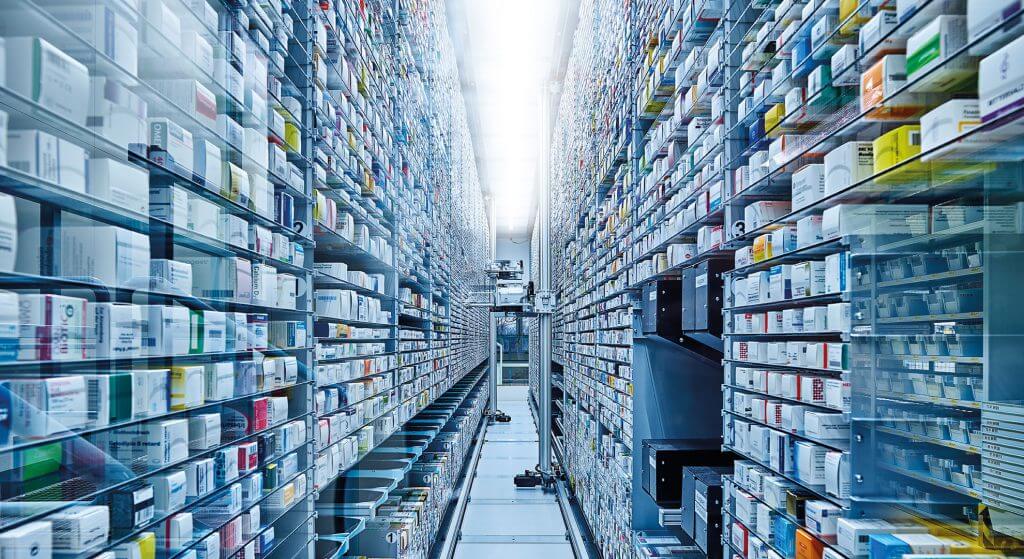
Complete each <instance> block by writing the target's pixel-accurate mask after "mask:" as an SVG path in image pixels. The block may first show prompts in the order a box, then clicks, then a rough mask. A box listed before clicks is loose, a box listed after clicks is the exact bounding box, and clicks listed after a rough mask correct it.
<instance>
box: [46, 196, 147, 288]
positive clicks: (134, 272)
mask: <svg viewBox="0 0 1024 559" xmlns="http://www.w3.org/2000/svg"><path fill="white" fill-rule="evenodd" d="M60 232H61V246H60V266H61V268H60V271H61V275H65V276H72V277H85V278H90V279H93V280H94V281H95V280H98V281H100V282H102V283H104V284H106V285H111V286H121V287H132V286H141V287H144V288H148V287H149V237H147V236H146V235H144V234H142V233H137V232H135V231H129V230H127V229H122V228H120V227H116V226H113V225H104V224H101V223H99V222H96V221H92V220H90V219H88V218H85V217H81V216H78V215H75V214H65V215H64V216H63V217H62V223H61V229H60ZM96 247H106V250H96Z"/></svg>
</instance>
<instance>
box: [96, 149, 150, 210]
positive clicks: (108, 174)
mask: <svg viewBox="0 0 1024 559" xmlns="http://www.w3.org/2000/svg"><path fill="white" fill-rule="evenodd" d="M86 170H87V173H86V175H87V176H88V182H87V184H86V191H87V192H88V193H89V194H90V195H92V196H94V197H96V198H99V199H100V200H104V201H106V202H111V203H113V204H115V205H117V206H119V207H121V208H124V209H126V210H129V211H133V212H137V213H140V214H142V215H145V216H148V215H149V172H148V171H146V170H145V169H142V168H140V167H137V166H135V165H129V164H125V163H121V162H120V161H116V160H113V159H104V158H93V159H89V161H88V163H87V165H86Z"/></svg>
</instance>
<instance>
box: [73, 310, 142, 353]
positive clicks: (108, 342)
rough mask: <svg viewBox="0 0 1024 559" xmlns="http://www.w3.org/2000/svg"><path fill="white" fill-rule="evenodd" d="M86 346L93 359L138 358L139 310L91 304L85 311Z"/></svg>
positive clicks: (140, 320)
mask: <svg viewBox="0 0 1024 559" xmlns="http://www.w3.org/2000/svg"><path fill="white" fill-rule="evenodd" d="M86 317H87V320H86V331H87V336H88V337H89V338H88V342H87V346H88V348H89V349H90V351H91V355H92V356H93V357H96V358H115V359H118V358H124V357H140V356H142V307H140V306H138V305H129V304H121V303H91V304H89V305H88V310H87V312H86Z"/></svg>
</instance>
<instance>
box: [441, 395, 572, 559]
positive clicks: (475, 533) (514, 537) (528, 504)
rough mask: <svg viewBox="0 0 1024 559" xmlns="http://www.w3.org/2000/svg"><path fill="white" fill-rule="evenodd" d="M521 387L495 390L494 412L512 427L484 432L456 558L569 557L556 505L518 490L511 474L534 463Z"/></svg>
mask: <svg viewBox="0 0 1024 559" xmlns="http://www.w3.org/2000/svg"><path fill="white" fill-rule="evenodd" d="M528 397H529V392H528V389H527V387H525V386H499V387H498V409H500V410H502V411H504V412H505V413H507V414H509V415H510V416H512V422H511V423H495V424H492V425H490V426H489V427H488V428H487V436H486V437H485V438H484V446H483V449H482V451H481V453H480V462H479V464H478V465H477V468H476V474H475V476H474V478H473V486H472V488H471V490H470V494H469V495H470V497H469V499H470V500H469V505H468V506H467V508H466V515H465V517H464V520H463V522H462V530H461V538H460V539H459V543H458V546H457V547H456V550H455V557H456V559H471V558H472V559H476V558H479V557H487V558H488V559H527V558H529V559H536V558H537V557H544V558H545V559H548V558H550V559H572V558H573V557H574V555H573V552H572V547H571V546H570V545H569V542H568V541H567V540H566V527H565V521H564V520H563V519H562V513H561V510H560V509H559V507H558V501H557V500H556V498H555V496H554V495H552V494H545V493H542V492H541V490H540V489H539V488H534V489H517V488H516V487H515V485H514V484H513V481H512V480H513V478H514V477H515V475H516V474H519V473H522V472H523V471H524V470H528V469H533V468H534V467H535V466H536V464H537V426H536V424H535V423H534V421H533V416H532V414H531V413H530V407H529V406H530V404H529V402H528V401H527V398H528Z"/></svg>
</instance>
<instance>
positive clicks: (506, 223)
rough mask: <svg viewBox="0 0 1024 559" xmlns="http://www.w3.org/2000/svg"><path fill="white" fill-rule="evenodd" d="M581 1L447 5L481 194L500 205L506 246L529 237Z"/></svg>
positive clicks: (490, 0)
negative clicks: (548, 99) (554, 94)
mask: <svg viewBox="0 0 1024 559" xmlns="http://www.w3.org/2000/svg"><path fill="white" fill-rule="evenodd" d="M578 2H579V0H514V1H509V0H447V5H448V19H449V33H450V34H451V36H452V41H453V42H454V43H455V51H456V52H457V53H458V54H459V68H460V73H461V77H462V89H463V96H464V97H465V100H466V108H467V110H468V113H469V119H470V126H471V128H472V131H471V132H472V135H473V140H474V148H475V151H476V157H477V168H478V170H479V174H480V182H481V187H482V188H483V190H484V193H485V195H489V196H491V198H492V200H493V202H494V205H495V214H496V216H495V217H496V222H497V237H498V238H499V239H511V240H516V241H521V240H526V239H529V238H530V232H531V230H532V226H533V222H534V218H535V215H536V211H537V195H536V193H537V190H538V185H539V181H540V178H541V176H542V175H541V169H540V167H541V155H542V154H541V146H542V145H543V141H542V140H543V133H542V128H543V124H542V116H541V115H542V111H541V107H542V103H543V99H544V94H543V91H544V86H545V84H546V83H547V82H549V81H552V78H554V79H556V80H557V79H560V76H561V75H562V74H563V73H564V64H565V60H567V58H568V50H569V47H571V36H572V32H573V29H574V28H575V20H576V15H577V14H576V12H577V10H578ZM548 133H550V130H549V131H548Z"/></svg>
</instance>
